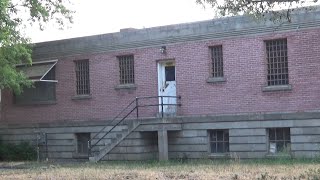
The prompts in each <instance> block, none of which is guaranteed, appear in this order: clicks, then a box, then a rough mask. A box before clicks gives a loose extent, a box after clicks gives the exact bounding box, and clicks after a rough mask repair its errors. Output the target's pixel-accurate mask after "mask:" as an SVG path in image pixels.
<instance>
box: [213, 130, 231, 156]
mask: <svg viewBox="0 0 320 180" xmlns="http://www.w3.org/2000/svg"><path fill="white" fill-rule="evenodd" d="M209 136H210V137H209V141H210V151H211V153H227V152H229V130H210V131H209Z"/></svg>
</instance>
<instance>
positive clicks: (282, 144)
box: [268, 128, 290, 153]
mask: <svg viewBox="0 0 320 180" xmlns="http://www.w3.org/2000/svg"><path fill="white" fill-rule="evenodd" d="M268 133H269V152H270V153H279V152H284V153H287V152H290V128H271V129H268Z"/></svg>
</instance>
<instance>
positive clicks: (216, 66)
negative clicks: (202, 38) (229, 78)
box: [210, 45, 223, 77]
mask: <svg viewBox="0 0 320 180" xmlns="http://www.w3.org/2000/svg"><path fill="white" fill-rule="evenodd" d="M210 52H211V59H212V77H223V54H222V46H221V45H220V46H213V47H210Z"/></svg>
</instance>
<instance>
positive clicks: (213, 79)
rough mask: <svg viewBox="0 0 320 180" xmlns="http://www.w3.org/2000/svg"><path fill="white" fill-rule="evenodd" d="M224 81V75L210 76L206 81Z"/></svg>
mask: <svg viewBox="0 0 320 180" xmlns="http://www.w3.org/2000/svg"><path fill="white" fill-rule="evenodd" d="M222 82H226V79H225V78H224V77H210V78H208V79H207V83H222Z"/></svg>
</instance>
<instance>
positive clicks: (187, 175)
mask: <svg viewBox="0 0 320 180" xmlns="http://www.w3.org/2000/svg"><path fill="white" fill-rule="evenodd" d="M317 178H319V179H320V164H319V163H311V162H309V163H306V162H303V163H299V162H293V163H290V162H289V163H287V162H286V163H261V162H251V163H247V162H245V163H243V162H240V163H239V162H212V161H204V162H202V161H190V162H187V163H179V162H169V163H157V162H111V163H110V162H109V163H108V162H104V163H98V164H90V163H77V164H71V163H69V164H66V163H64V164H54V163H0V179H14V180H16V179H39V180H44V179H54V180H60V179H61V180H62V179H63V180H64V179H139V180H145V179H152V180H153V179H158V180H162V179H190V180H191V179H194V180H198V179H231V180H236V179H241V180H247V179H250V180H251V179H260V180H265V179H279V180H282V179H283V180H284V179H317Z"/></svg>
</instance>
